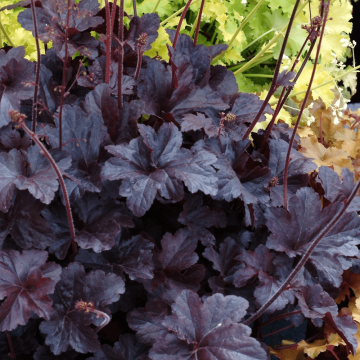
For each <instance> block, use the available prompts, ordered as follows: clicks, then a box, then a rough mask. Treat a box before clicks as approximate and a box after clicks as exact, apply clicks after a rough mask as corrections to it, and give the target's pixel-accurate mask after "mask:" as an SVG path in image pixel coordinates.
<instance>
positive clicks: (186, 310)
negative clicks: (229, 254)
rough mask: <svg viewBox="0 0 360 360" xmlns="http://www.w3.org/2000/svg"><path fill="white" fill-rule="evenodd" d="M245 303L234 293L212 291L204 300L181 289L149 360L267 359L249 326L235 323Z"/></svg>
mask: <svg viewBox="0 0 360 360" xmlns="http://www.w3.org/2000/svg"><path fill="white" fill-rule="evenodd" d="M247 307H248V302H247V301H246V300H245V299H242V298H240V297H237V296H226V297H224V296H223V295H221V294H215V295H212V296H210V297H208V298H207V299H206V300H205V301H204V303H202V301H201V300H200V298H199V296H198V295H197V294H195V293H193V292H191V291H189V290H186V291H182V292H181V294H180V295H179V296H178V297H177V298H176V302H175V303H174V304H173V305H172V312H173V315H171V316H168V317H167V318H166V319H165V320H164V321H163V325H164V326H165V327H166V328H167V330H169V331H171V332H173V333H168V334H167V335H166V337H165V338H164V339H160V340H158V341H157V342H156V343H155V344H154V346H153V348H152V349H151V350H150V353H149V356H150V358H151V359H153V360H155V359H156V360H165V359H173V360H175V359H178V360H182V359H184V360H185V359H191V360H195V359H199V360H206V359H209V358H211V359H214V360H215V359H216V360H235V359H244V360H250V359H264V360H265V359H267V356H266V353H265V351H264V350H263V349H262V348H261V346H260V344H259V343H258V342H257V341H256V340H255V339H253V338H251V337H250V334H251V329H250V328H249V327H247V326H245V325H242V324H238V322H239V321H240V320H241V319H242V318H243V316H244V315H245V314H246V309H247Z"/></svg>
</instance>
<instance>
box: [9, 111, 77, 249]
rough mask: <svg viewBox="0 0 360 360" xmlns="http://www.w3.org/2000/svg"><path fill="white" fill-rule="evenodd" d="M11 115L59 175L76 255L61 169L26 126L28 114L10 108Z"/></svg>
mask: <svg viewBox="0 0 360 360" xmlns="http://www.w3.org/2000/svg"><path fill="white" fill-rule="evenodd" d="M9 115H10V118H11V120H12V121H13V122H16V123H18V124H19V127H21V128H22V129H23V130H24V131H25V132H26V133H27V134H28V135H29V136H30V138H31V139H32V140H33V141H34V142H35V144H36V145H37V146H39V148H40V151H41V153H42V154H43V155H44V156H45V157H46V158H47V159H48V160H49V162H50V165H51V166H52V168H53V169H54V171H55V173H56V175H57V177H58V180H59V183H60V187H61V190H62V192H63V195H64V200H65V207H66V214H67V218H68V222H69V228H70V236H71V244H72V248H73V253H74V255H76V254H77V245H76V242H75V226H74V221H73V216H72V213H71V206H70V200H69V195H68V192H67V189H66V186H65V182H64V179H63V177H62V174H61V171H60V169H59V167H58V166H57V164H56V162H55V160H54V159H53V157H52V156H51V154H50V153H49V152H48V150H47V149H46V147H45V146H44V144H43V143H42V142H41V141H40V140H39V139H38V137H37V135H36V134H35V133H34V132H33V131H31V130H30V129H29V128H28V127H27V126H26V124H25V118H26V115H24V114H20V113H19V112H18V111H16V110H10V111H9Z"/></svg>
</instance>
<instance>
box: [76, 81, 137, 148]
mask: <svg viewBox="0 0 360 360" xmlns="http://www.w3.org/2000/svg"><path fill="white" fill-rule="evenodd" d="M116 91H117V90H116ZM83 107H84V110H85V111H86V112H87V113H88V114H89V115H90V114H91V113H96V114H98V115H99V116H102V118H103V119H104V124H105V126H106V127H107V129H108V132H109V135H110V138H111V140H112V141H113V142H114V143H117V144H120V143H123V142H129V141H130V140H132V139H134V138H135V137H136V136H137V134H138V129H137V119H138V118H139V117H140V116H141V114H142V109H143V107H144V104H143V103H142V102H141V101H138V100H133V101H131V102H130V103H127V102H125V103H124V107H123V109H122V111H121V112H120V119H121V120H120V122H119V121H118V118H119V110H118V108H117V100H115V99H114V98H112V97H111V95H110V89H109V87H108V85H106V84H101V85H98V86H97V87H96V88H95V89H94V91H91V92H90V93H89V94H87V95H86V99H85V102H84V105H83Z"/></svg>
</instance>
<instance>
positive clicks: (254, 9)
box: [212, 0, 265, 64]
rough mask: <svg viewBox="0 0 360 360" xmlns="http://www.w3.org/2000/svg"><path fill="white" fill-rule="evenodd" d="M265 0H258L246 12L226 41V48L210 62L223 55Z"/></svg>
mask: <svg viewBox="0 0 360 360" xmlns="http://www.w3.org/2000/svg"><path fill="white" fill-rule="evenodd" d="M264 1H265V0H260V1H259V2H258V3H257V4H256V6H255V7H254V8H253V9H252V10H251V12H250V13H249V14H248V16H247V17H246V18H245V19H244V20H243V21H242V22H241V24H240V26H239V27H238V28H237V29H236V31H235V33H234V35H233V36H232V38H231V39H230V41H229V42H228V44H227V45H228V48H227V49H226V50H225V51H223V52H222V53H221V54H219V55H218V56H216V57H215V58H214V59H213V60H212V63H213V64H214V63H215V62H216V61H218V60H220V59H221V58H222V57H223V56H224V53H225V52H227V51H228V50H229V49H230V47H231V45H232V44H233V42H234V41H235V40H236V38H237V36H238V35H239V33H240V31H241V30H242V29H243V28H244V26H245V25H246V24H247V23H248V22H249V20H251V18H252V17H253V16H254V14H255V13H256V11H257V9H258V8H259V7H260V6H261V5H262V3H263V2H264Z"/></svg>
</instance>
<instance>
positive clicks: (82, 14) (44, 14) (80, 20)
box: [18, 0, 103, 59]
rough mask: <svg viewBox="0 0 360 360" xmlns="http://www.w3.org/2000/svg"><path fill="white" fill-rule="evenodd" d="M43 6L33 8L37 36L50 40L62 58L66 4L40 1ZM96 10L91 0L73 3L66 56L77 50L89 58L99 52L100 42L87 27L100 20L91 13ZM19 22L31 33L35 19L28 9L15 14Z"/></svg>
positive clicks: (95, 5)
mask: <svg viewBox="0 0 360 360" xmlns="http://www.w3.org/2000/svg"><path fill="white" fill-rule="evenodd" d="M41 4H42V8H38V7H36V8H35V11H36V17H37V20H38V21H37V22H38V34H39V39H40V40H42V41H43V42H45V43H48V42H49V41H52V43H53V46H54V47H55V49H56V50H57V51H58V52H59V54H60V56H61V57H62V58H63V57H64V56H65V46H64V45H65V34H66V31H65V27H66V24H67V14H68V11H67V8H68V7H67V3H59V2H57V1H56V0H43V1H42V2H41ZM98 11H99V4H98V3H96V2H94V1H92V0H81V1H80V2H79V3H77V4H72V6H71V7H70V9H69V29H68V37H69V41H68V55H69V56H72V55H74V54H75V53H76V52H77V51H79V52H80V53H81V54H82V55H84V56H87V57H89V58H91V59H95V58H96V57H97V55H98V51H97V46H98V45H99V42H98V41H97V40H96V39H95V38H93V37H91V35H90V32H85V30H87V29H92V28H95V27H96V26H98V25H99V24H101V23H102V22H103V19H102V18H101V17H99V16H94V15H95V14H96V13H97V12H98ZM18 21H19V22H20V24H21V25H22V26H23V27H24V28H25V29H26V30H29V31H32V32H33V34H34V22H33V18H32V11H31V9H26V10H24V11H22V12H21V13H20V14H19V16H18Z"/></svg>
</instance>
